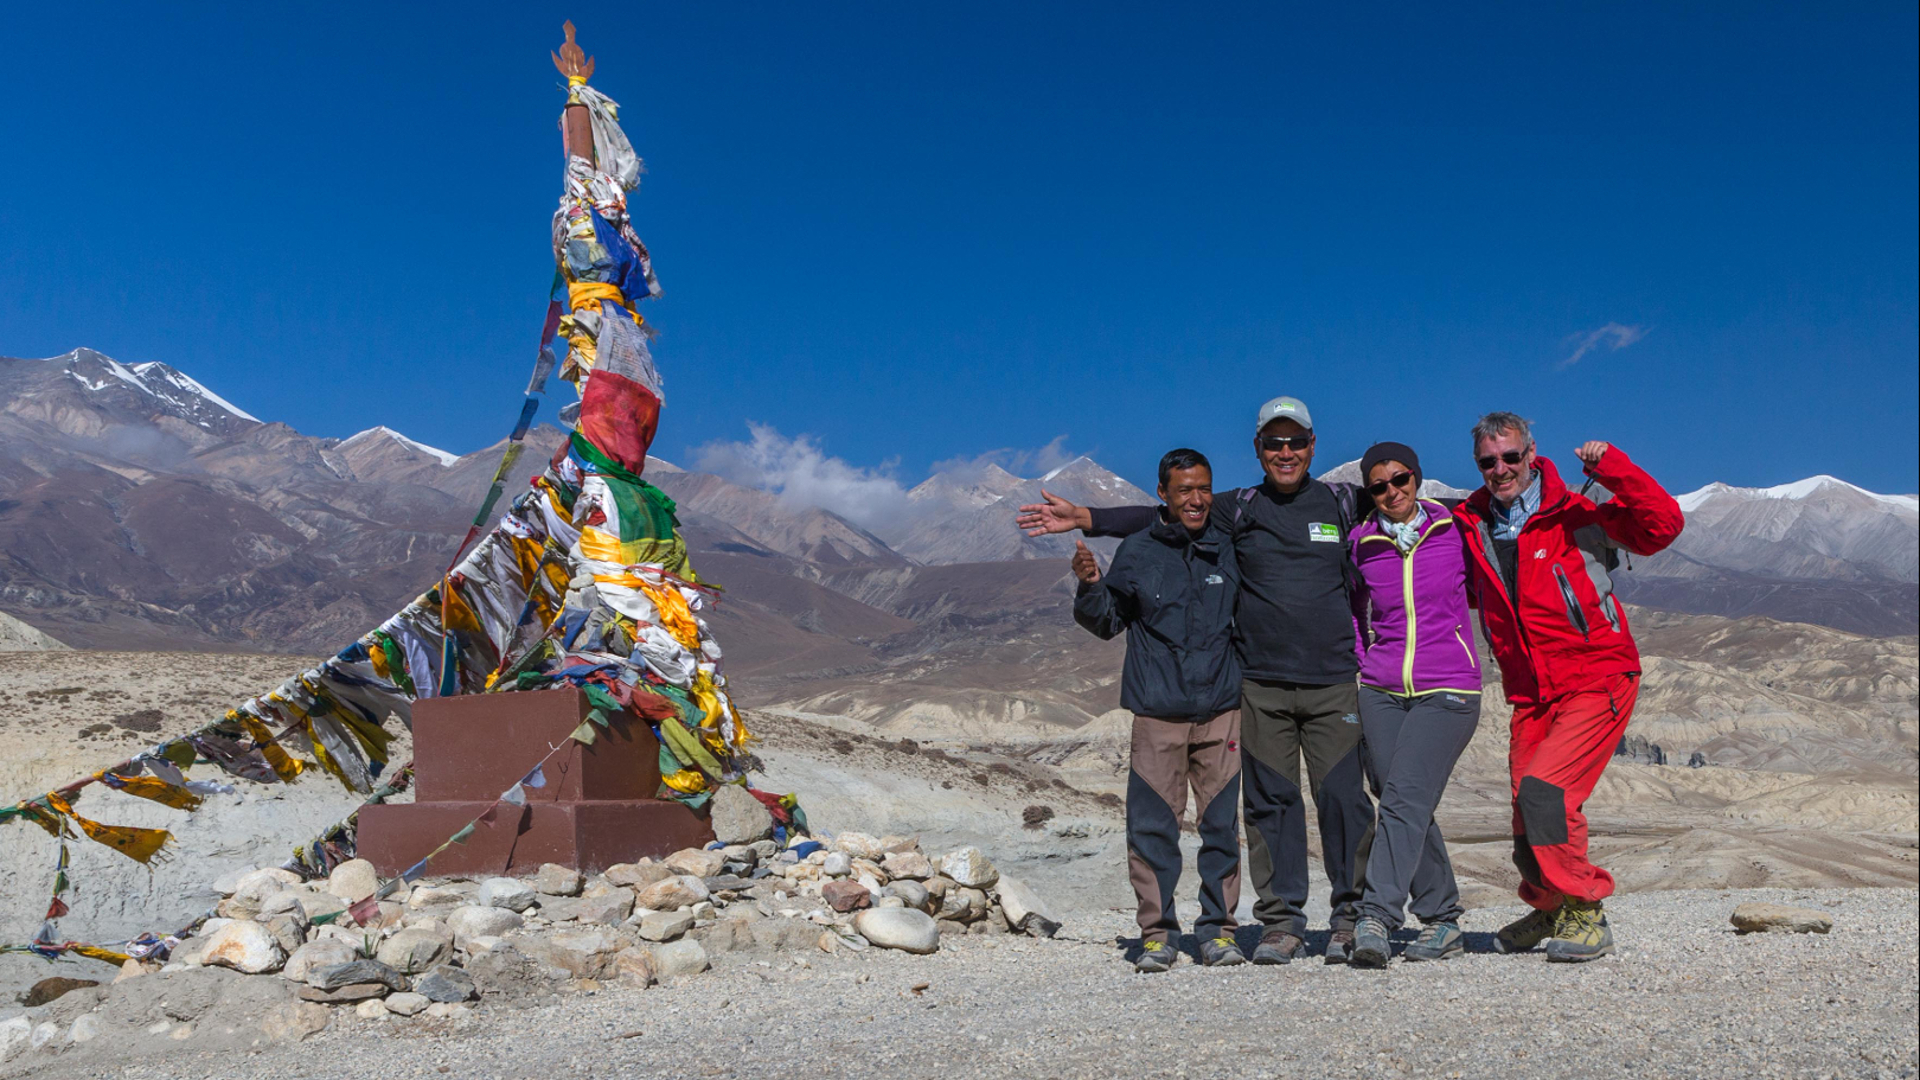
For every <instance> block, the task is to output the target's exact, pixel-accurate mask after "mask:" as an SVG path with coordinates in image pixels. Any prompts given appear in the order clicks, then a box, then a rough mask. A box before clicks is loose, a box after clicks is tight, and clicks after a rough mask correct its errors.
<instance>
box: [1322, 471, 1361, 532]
mask: <svg viewBox="0 0 1920 1080" xmlns="http://www.w3.org/2000/svg"><path fill="white" fill-rule="evenodd" d="M1327 486H1328V487H1331V488H1332V489H1333V501H1334V502H1335V503H1336V504H1338V505H1339V507H1340V535H1341V536H1352V535H1353V529H1354V526H1356V525H1358V524H1360V507H1359V500H1358V499H1357V498H1356V497H1355V496H1354V493H1353V490H1354V489H1353V485H1352V484H1347V483H1340V484H1329V485H1327Z"/></svg>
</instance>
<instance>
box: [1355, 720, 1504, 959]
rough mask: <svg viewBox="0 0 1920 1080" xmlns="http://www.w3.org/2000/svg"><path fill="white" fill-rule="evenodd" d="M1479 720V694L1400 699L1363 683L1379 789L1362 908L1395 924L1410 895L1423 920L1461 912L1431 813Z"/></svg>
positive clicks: (1370, 766) (1370, 769)
mask: <svg viewBox="0 0 1920 1080" xmlns="http://www.w3.org/2000/svg"><path fill="white" fill-rule="evenodd" d="M1479 725H1480V695H1478V694H1454V693H1447V692H1445V691H1441V692H1439V693H1433V694H1424V695H1421V696H1418V697H1405V696H1402V695H1399V694H1389V693H1387V692H1386V691H1384V690H1376V689H1374V688H1373V687H1371V686H1363V687H1361V688H1360V729H1361V732H1362V735H1363V737H1364V738H1365V740H1366V758H1367V773H1368V777H1367V778H1368V781H1369V782H1370V783H1371V784H1372V786H1373V789H1374V790H1375V791H1376V792H1378V793H1379V795H1380V809H1379V815H1378V817H1377V818H1376V819H1375V823H1374V828H1373V835H1372V842H1371V845H1370V850H1368V851H1367V852H1366V853H1365V855H1364V856H1363V858H1364V859H1365V866H1366V874H1365V884H1364V891H1363V893H1362V895H1361V898H1360V904H1359V909H1358V910H1359V913H1360V914H1361V915H1363V916H1365V915H1371V916H1373V917H1374V918H1376V919H1379V920H1380V921H1381V922H1383V923H1385V924H1386V925H1387V929H1389V930H1398V929H1399V928H1400V926H1401V924H1402V923H1404V922H1405V921H1406V920H1405V916H1404V915H1403V914H1402V913H1403V911H1404V910H1405V909H1406V908H1407V906H1408V903H1407V899H1408V895H1409V894H1411V895H1412V899H1413V903H1412V907H1413V913H1414V914H1415V915H1416V916H1418V917H1419V918H1420V921H1421V922H1425V923H1436V922H1455V921H1458V920H1459V918H1460V916H1461V914H1462V912H1463V910H1464V909H1462V908H1461V906H1460V887H1459V885H1457V884H1456V883H1455V882H1454V878H1453V863H1452V861H1451V860H1449V859H1448V858H1447V841H1446V838H1445V837H1443V836H1441V835H1440V825H1439V823H1438V822H1436V821H1434V820H1433V812H1434V809H1435V808H1436V807H1438V806H1439V805H1440V796H1441V794H1442V793H1443V792H1445V791H1446V789H1447V778H1448V777H1450V776H1452V775H1453V766H1454V763H1455V762H1458V761H1459V760H1460V755H1461V754H1462V753H1464V752H1465V751H1466V749H1467V742H1468V741H1469V740H1471V739H1472V738H1473V730H1474V728H1476V727H1478V726H1479Z"/></svg>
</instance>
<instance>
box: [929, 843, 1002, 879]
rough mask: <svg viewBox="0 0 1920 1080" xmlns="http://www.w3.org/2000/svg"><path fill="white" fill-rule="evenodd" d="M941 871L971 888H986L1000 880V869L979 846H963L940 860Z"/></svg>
mask: <svg viewBox="0 0 1920 1080" xmlns="http://www.w3.org/2000/svg"><path fill="white" fill-rule="evenodd" d="M940 872H941V873H942V874H945V875H946V876H948V877H950V878H952V879H953V880H955V881H957V882H959V883H960V884H962V885H965V886H967V887H968V888H970V889H985V888H988V887H990V886H992V885H993V883H994V882H996V881H999V880H1000V871H998V870H995V869H994V868H993V863H991V862H989V861H988V860H987V856H986V855H985V854H984V853H983V852H982V851H981V850H980V849H979V848H977V847H963V848H961V849H959V850H958V851H953V852H949V853H948V854H947V855H946V856H945V857H943V858H942V859H941V860H940Z"/></svg>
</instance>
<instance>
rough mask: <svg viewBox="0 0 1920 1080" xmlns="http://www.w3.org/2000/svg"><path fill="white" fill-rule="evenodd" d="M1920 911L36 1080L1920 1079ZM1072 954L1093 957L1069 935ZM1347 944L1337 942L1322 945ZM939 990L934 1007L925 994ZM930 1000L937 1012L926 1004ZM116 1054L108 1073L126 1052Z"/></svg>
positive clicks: (738, 970) (1098, 926) (503, 1010)
mask: <svg viewBox="0 0 1920 1080" xmlns="http://www.w3.org/2000/svg"><path fill="white" fill-rule="evenodd" d="M1749 900H1769V901H1775V902H1780V903H1794V904H1801V905H1807V906H1813V907H1818V908H1821V909H1823V910H1825V911H1828V912H1831V913H1833V915H1834V916H1835V928H1834V931H1833V933H1832V934H1830V935H1826V936H1817V935H1805V936H1802V935H1780V934H1763V935H1755V936H1751V937H1741V936H1737V935H1735V934H1734V933H1733V932H1732V930H1731V928H1730V927H1729V926H1728V923H1727V915H1728V913H1729V912H1730V911H1731V910H1732V908H1733V906H1734V905H1735V904H1737V903H1740V902H1744V901H1749ZM1917 902H1920V894H1916V893H1915V892H1914V891H1912V890H1894V889H1886V890H1811V891H1807V890H1742V891H1735V892H1727V891H1700V892H1661V893H1645V894H1640V895H1634V896H1623V897H1619V898H1616V900H1614V901H1612V902H1610V904H1609V911H1610V912H1611V914H1612V919H1613V923H1614V927H1615V933H1616V935H1617V937H1618V940H1619V942H1620V948H1619V952H1618V954H1617V955H1616V956H1614V957H1611V958H1609V959H1605V960H1601V961H1598V962H1595V963H1592V964H1587V965H1583V966H1563V965H1549V964H1547V963H1546V962H1545V961H1544V959H1543V958H1542V957H1541V956H1539V955H1538V954H1535V955H1531V956H1524V957H1505V956H1498V955H1494V954H1491V953H1489V952H1486V951H1485V950H1487V949H1488V948H1489V947H1490V941H1491V933H1492V931H1493V930H1494V929H1496V928H1497V927H1499V926H1500V925H1501V924H1502V923H1503V922H1505V921H1506V920H1507V919H1509V918H1512V917H1514V916H1515V915H1517V914H1518V913H1519V911H1520V909H1518V908H1490V909H1483V910H1477V911H1474V912H1472V913H1470V914H1469V915H1468V917H1467V919H1466V920H1465V927H1464V928H1465V929H1466V930H1467V931H1468V932H1469V937H1470V940H1471V943H1472V948H1473V949H1474V950H1475V951H1474V952H1473V953H1471V954H1470V955H1468V956H1466V957H1464V958H1461V959H1457V960H1452V961H1448V962H1446V963H1442V964H1426V965H1419V964H1414V965H1408V964H1402V963H1399V962H1396V963H1395V964H1394V965H1393V967H1391V968H1390V969H1388V970H1386V971H1383V972H1380V971H1358V970H1350V969H1347V968H1344V967H1326V966H1324V965H1322V964H1321V963H1320V962H1319V961H1318V959H1317V958H1316V959H1314V960H1313V961H1311V962H1309V963H1304V964H1303V963H1295V964H1293V965H1291V966H1288V967H1281V968H1266V967H1253V966H1251V965H1249V966H1245V967H1240V968H1232V969H1218V970H1216V969H1207V968H1202V967H1199V966H1197V965H1194V964H1191V963H1188V962H1183V963H1182V964H1181V965H1180V966H1178V967H1176V968H1175V969H1174V970H1173V971H1172V972H1171V973H1169V974H1166V975H1159V976H1143V975H1135V974H1133V973H1132V971H1131V968H1130V967H1129V965H1128V964H1127V963H1126V960H1125V958H1124V953H1123V951H1122V949H1121V947H1120V945H1119V944H1118V939H1120V938H1121V937H1123V936H1124V937H1127V938H1131V936H1132V935H1131V933H1130V924H1129V922H1128V920H1127V918H1126V916H1125V915H1123V914H1120V913H1103V914H1098V915H1091V916H1083V917H1079V918H1075V919H1072V920H1070V921H1069V923H1068V925H1067V928H1066V930H1064V931H1063V932H1062V939H1056V940H1054V941H1034V940H1029V939H1025V938H1014V937H966V938H963V939H960V940H956V941H949V942H946V943H944V944H943V946H942V949H941V951H940V952H939V953H938V954H937V955H935V956H931V957H913V956H908V955H905V954H901V953H885V952H881V951H879V950H871V951H868V952H866V953H863V954H857V955H849V954H845V953H842V954H839V955H835V956H828V955H826V954H823V953H815V952H811V951H809V952H808V953H807V954H804V955H802V954H778V955H773V956H760V957H753V956H745V957H742V956H736V955H728V956H724V957H723V958H722V961H723V963H722V966H721V967H719V968H717V969H716V970H715V971H713V972H711V973H708V974H706V975H702V976H698V977H694V978H691V979H688V980H685V981H683V982H681V983H679V984H677V985H672V986H666V987H658V988H654V989H651V990H646V991H627V990H612V989H607V990H599V991H595V992H576V993H569V994H565V995H561V996H559V997H557V998H553V999H550V1000H549V1002H548V1003H545V1004H540V1005H534V1006H529V1007H523V1008H515V1007H512V1006H509V1005H504V1004H499V1003H494V1002H489V1003H487V1004H486V1005H483V1006H482V1007H481V1008H480V1009H478V1010H477V1011H476V1012H475V1014H474V1015H473V1016H472V1017H471V1018H469V1019H466V1020H463V1021H457V1022H449V1021H392V1020H390V1021H374V1022H370V1021H363V1020H358V1019H355V1018H354V1017H353V1016H352V1015H351V1014H350V1013H349V1012H346V1011H344V1010H341V1011H337V1012H336V1014H335V1020H334V1022H333V1025H332V1027H330V1028H329V1029H328V1030H327V1031H325V1032H324V1033H322V1034H320V1035H318V1036H316V1037H314V1038H313V1039H310V1040H309V1041H307V1042H305V1043H302V1044H298V1045H293V1046H274V1047H269V1048H265V1049H261V1050H259V1051H257V1052H254V1053H245V1052H240V1053H234V1052H226V1053H217V1052H209V1051H205V1050H196V1049H195V1048H194V1047H193V1046H192V1043H191V1042H190V1041H189V1042H187V1043H184V1044H176V1046H177V1048H166V1049H165V1050H163V1051H161V1052H162V1053H164V1054H165V1056H149V1055H146V1054H141V1055H138V1056H136V1057H134V1058H133V1059H132V1060H129V1059H128V1057H125V1056H120V1057H112V1056H104V1055H103V1054H102V1053H100V1052H95V1051H94V1048H93V1047H87V1048H84V1051H85V1052H84V1056H82V1055H83V1051H81V1050H75V1051H68V1052H65V1053H62V1054H60V1055H59V1056H55V1057H48V1056H45V1052H44V1051H42V1052H36V1053H33V1054H31V1055H29V1056H28V1057H26V1058H22V1059H18V1060H16V1061H14V1062H12V1063H11V1067H10V1068H9V1069H6V1070H0V1072H11V1073H14V1074H16V1075H21V1076H33V1077H45V1078H56V1077H79V1076H87V1077H115V1078H125V1080H134V1078H160V1077H194V1078H199V1077H209V1078H212V1077H219V1078H233V1080H242V1078H254V1077H259V1078H266V1077H273V1078H276V1080H279V1078H285V1077H295V1076H297V1077H313V1078H334V1077H338V1078H353V1080H365V1078H367V1077H380V1078H382V1080H396V1078H405V1077H429V1078H432V1077H440V1076H455V1077H463V1078H464V1077H473V1078H488V1080H492V1078H498V1080H523V1078H526V1080H551V1078H554V1077H562V1076H564V1077H567V1078H569V1080H585V1078H592V1077H652V1076H661V1077H676V1078H680V1077H761V1076H767V1077H789V1076H794V1077H816V1076H843V1075H849V1074H855V1073H859V1074H866V1075H872V1076H879V1077H887V1076H902V1075H912V1074H927V1073H933V1074H937V1075H940V1076H943V1077H955V1076H962V1077H965V1076H993V1077H1005V1076H1009V1075H1013V1076H1066V1077H1082V1076H1101V1077H1111V1076H1141V1077H1189V1078H1199V1077H1211V1076H1274V1077H1280V1076H1286V1077H1297V1076H1397V1075H1415V1076H1443V1077H1448V1076H1450V1077H1506V1076H1512V1077H1536V1076H1548V1075H1550V1076H1556V1077H1575V1078H1584V1077H1615V1076H1632V1077H1664V1076H1674V1077H1729V1078H1731V1077H1763V1076H1795V1077H1798V1076H1807V1077H1816V1076H1833V1077H1841V1076H1870V1077H1872V1076H1892V1077H1910V1076H1914V1075H1915V1072H1916V1066H1917V1065H1920V1049H1917V1047H1916V1016H1915V1011H1916V999H1917V998H1920V972H1917V970H1916V964H1917V963H1920V959H1917V958H1920V927H1917V925H1916V923H1917V921H1920V920H1917V918H1916V903H1917ZM1069 935H1071V938H1072V939H1071V940H1068V939H1067V938H1068V936H1069ZM1323 937H1324V935H1317V936H1316V944H1317V943H1318V941H1319V940H1320V939H1321V938H1323ZM922 984H924V985H923V986H922ZM916 986H921V987H922V988H921V989H919V990H918V991H916V990H915V987H916ZM107 1049H108V1048H107V1047H100V1048H99V1051H102V1052H103V1051H106V1050H107Z"/></svg>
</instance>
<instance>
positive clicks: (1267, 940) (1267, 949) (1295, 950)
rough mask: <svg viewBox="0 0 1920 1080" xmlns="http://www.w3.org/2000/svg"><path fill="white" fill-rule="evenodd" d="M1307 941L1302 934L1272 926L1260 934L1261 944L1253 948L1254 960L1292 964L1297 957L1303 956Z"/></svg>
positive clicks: (1256, 961) (1261, 962)
mask: <svg viewBox="0 0 1920 1080" xmlns="http://www.w3.org/2000/svg"><path fill="white" fill-rule="evenodd" d="M1306 951H1307V943H1306V942H1304V941H1302V940H1300V935H1299V934H1295V933H1291V932H1289V931H1286V930H1282V929H1280V928H1279V927H1271V928H1269V929H1268V930H1267V932H1266V933H1264V934H1261V935H1260V945H1259V947H1257V948H1255V949H1254V950H1253V962H1254V963H1256V964H1290V963H1292V962H1293V960H1294V958H1295V957H1299V956H1303V955H1305V954H1306Z"/></svg>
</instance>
